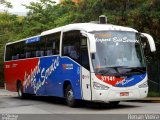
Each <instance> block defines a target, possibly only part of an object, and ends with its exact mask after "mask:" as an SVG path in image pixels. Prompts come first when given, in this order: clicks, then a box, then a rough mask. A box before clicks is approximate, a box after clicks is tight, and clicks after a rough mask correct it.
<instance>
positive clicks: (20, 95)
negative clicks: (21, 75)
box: [17, 82, 24, 98]
mask: <svg viewBox="0 0 160 120" xmlns="http://www.w3.org/2000/svg"><path fill="white" fill-rule="evenodd" d="M17 92H18V97H19V98H23V97H24V93H23V90H22V84H21V83H20V82H19V83H18V85H17Z"/></svg>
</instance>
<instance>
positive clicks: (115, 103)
mask: <svg viewBox="0 0 160 120" xmlns="http://www.w3.org/2000/svg"><path fill="white" fill-rule="evenodd" d="M119 103H120V101H111V102H109V104H110V105H113V106H116V105H118V104H119Z"/></svg>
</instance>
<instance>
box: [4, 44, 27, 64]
mask: <svg viewBox="0 0 160 120" xmlns="http://www.w3.org/2000/svg"><path fill="white" fill-rule="evenodd" d="M24 47H25V42H24V41H22V42H18V43H14V44H11V45H7V46H6V56H5V60H6V61H9V60H17V59H23V58H24Z"/></svg>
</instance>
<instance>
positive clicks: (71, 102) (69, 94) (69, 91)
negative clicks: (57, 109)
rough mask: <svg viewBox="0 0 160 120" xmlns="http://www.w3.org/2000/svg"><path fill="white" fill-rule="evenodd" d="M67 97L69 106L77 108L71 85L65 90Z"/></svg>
mask: <svg viewBox="0 0 160 120" xmlns="http://www.w3.org/2000/svg"><path fill="white" fill-rule="evenodd" d="M65 97H66V102H67V104H68V106H70V107H76V100H75V99H74V93H73V89H72V86H71V85H68V86H67V88H66V90H65Z"/></svg>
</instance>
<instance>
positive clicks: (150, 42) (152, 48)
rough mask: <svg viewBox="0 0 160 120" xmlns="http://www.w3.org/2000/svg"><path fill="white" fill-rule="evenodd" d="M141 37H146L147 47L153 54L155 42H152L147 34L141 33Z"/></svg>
mask: <svg viewBox="0 0 160 120" xmlns="http://www.w3.org/2000/svg"><path fill="white" fill-rule="evenodd" d="M141 37H146V38H147V40H148V42H149V46H150V49H151V52H155V51H156V46H155V42H154V40H153V37H152V36H151V35H149V34H147V33H141Z"/></svg>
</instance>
